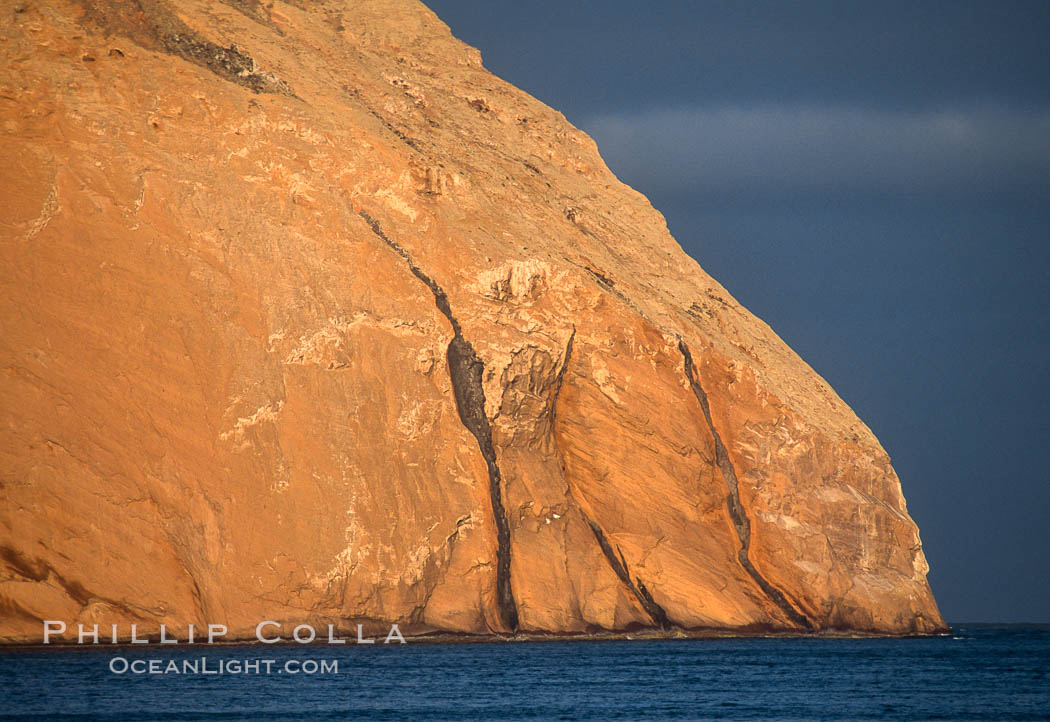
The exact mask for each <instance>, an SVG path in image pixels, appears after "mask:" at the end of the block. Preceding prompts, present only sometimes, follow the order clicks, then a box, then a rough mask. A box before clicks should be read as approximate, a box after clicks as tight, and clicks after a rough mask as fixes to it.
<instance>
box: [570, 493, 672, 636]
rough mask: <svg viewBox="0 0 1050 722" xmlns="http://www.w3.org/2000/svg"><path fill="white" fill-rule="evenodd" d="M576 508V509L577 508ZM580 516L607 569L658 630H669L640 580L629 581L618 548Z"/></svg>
mask: <svg viewBox="0 0 1050 722" xmlns="http://www.w3.org/2000/svg"><path fill="white" fill-rule="evenodd" d="M577 508H578V507H577ZM579 511H580V516H582V517H583V520H584V521H585V522H587V526H589V527H590V528H591V531H592V532H593V533H594V538H595V539H597V540H598V546H599V547H601V550H602V554H604V555H605V559H606V561H608V562H609V567H610V568H611V569H612V570H613V573H615V574H616V576H617V577H619V578H620V581H621V582H623V584H624V586H625V587H627V589H629V590H630V592H631V593H632V594H633V595H634V598H635V599H637V600H638V603H639V604H640V605H642V609H644V610H645V613H646V614H648V615H649V618H650V619H652V620H653V624H655V625H656V626H658V627H659V628H660V629H665V630H666V629H671V627H673V626H674V625H673V624H671V620H670V619H669V618H668V617H667V612H666V611H664V608H663V607H661V606H660V605H659V604H657V603H656V600H654V599H653V595H652V594H650V593H649V590H648V589H647V588H646V586H645V584H644V583H643V582H642V580H641V579H639V578H637V577H635V579H633V580H632V579H631V572H630V570H629V569H628V567H627V560H626V559H625V558H624V556H623V552H622V551H620V548H619V547H616V548H615V549H613V546H612V544H610V543H609V540H608V539H607V538H606V536H605V532H603V531H602V528H601V527H600V526H599V525H598V524H597V523H596V522H594V521H592V520H591V518H590V517H589V516H587V513H586V512H585V511H584V510H583V509H580V510H579Z"/></svg>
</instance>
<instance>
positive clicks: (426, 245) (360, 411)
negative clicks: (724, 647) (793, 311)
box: [0, 0, 944, 641]
mask: <svg viewBox="0 0 1050 722" xmlns="http://www.w3.org/2000/svg"><path fill="white" fill-rule="evenodd" d="M0 12H2V14H3V15H2V17H0V55H2V58H3V60H2V63H0V159H2V163H0V178H2V180H0V188H2V189H3V198H4V202H3V203H2V204H0V249H2V250H0V254H2V263H3V269H4V272H3V274H2V275H0V283H2V301H0V324H2V329H3V334H2V337H0V356H2V368H3V382H2V384H0V417H2V419H0V435H2V440H0V455H2V457H0V458H2V461H0V475H2V476H0V498H2V506H0V638H2V639H5V640H8V641H20V640H22V641H25V640H28V641H33V640H38V639H40V637H41V621H40V620H42V619H58V620H65V621H67V622H69V623H70V625H71V626H72V625H75V624H76V623H78V622H80V623H84V624H94V623H100V624H105V625H110V624H120V625H122V627H123V628H124V629H126V628H127V625H128V624H130V623H137V624H138V625H139V630H140V633H141V632H142V631H146V632H152V631H156V630H157V629H158V628H159V625H160V624H162V623H163V624H165V625H167V628H168V629H169V630H173V631H174V632H175V633H176V634H179V633H180V630H184V629H185V628H186V626H187V625H188V624H191V623H192V624H196V625H202V624H205V623H223V624H227V625H229V628H230V637H238V636H243V637H251V636H253V635H254V628H255V625H256V624H257V623H258V622H259V621H261V620H265V619H272V620H279V621H282V622H287V623H290V624H294V623H297V622H309V623H312V624H315V625H323V624H328V623H332V624H335V625H336V628H338V629H352V628H353V627H354V626H355V625H356V624H358V623H361V624H364V625H365V627H366V628H369V629H372V628H376V629H377V628H381V627H385V626H386V625H388V624H389V623H390V622H397V623H399V624H400V626H401V629H402V630H403V631H404V632H405V633H424V632H428V631H435V630H447V631H459V632H470V633H509V632H514V631H519V632H528V631H544V630H545V631H554V632H593V631H599V630H622V629H634V628H642V627H650V628H663V629H686V630H689V629H708V628H714V629H736V630H744V631H748V630H751V631H761V630H797V631H808V630H827V629H847V630H865V631H878V632H888V633H926V632H935V631H938V630H941V629H943V627H944V622H943V620H942V618H941V616H940V614H939V612H938V610H937V606H936V604H935V602H934V599H933V597H932V595H931V593H930V589H929V586H928V585H927V583H926V578H925V575H926V572H927V565H926V561H925V558H924V557H923V552H922V546H921V544H920V541H919V535H918V530H917V528H916V526H915V524H914V523H913V522H912V520H911V519H910V518H909V516H908V513H907V510H906V507H905V503H904V498H903V496H902V494H901V487H900V482H899V481H898V479H897V476H896V475H895V474H894V471H893V469H892V467H891V466H890V461H889V458H888V457H887V455H886V453H885V452H884V451H883V450H882V448H881V447H880V446H879V443H878V441H877V440H876V439H875V437H874V436H873V435H872V433H871V432H870V431H869V430H868V429H867V427H865V425H864V424H863V423H862V422H861V421H860V420H858V419H857V417H856V416H855V415H854V414H853V412H852V411H851V410H850V409H849V408H848V407H847V406H846V405H845V404H844V403H843V402H842V400H841V399H839V398H838V396H836V395H835V392H834V391H833V390H832V389H830V388H829V387H828V385H827V384H826V383H825V382H824V381H823V380H822V379H821V378H820V377H819V376H818V375H817V374H816V373H814V371H813V370H812V369H810V368H809V367H808V366H807V365H806V364H805V363H804V362H803V361H802V360H801V359H799V357H798V356H797V355H796V354H795V353H794V352H792V351H791V349H789V348H788V347H787V346H786V345H785V344H784V343H783V342H782V341H781V340H780V339H779V338H778V337H777V336H776V334H775V333H773V331H772V330H770V328H769V327H768V326H766V325H765V324H764V323H762V322H761V321H760V320H758V319H757V318H755V317H754V316H753V315H751V314H750V313H749V312H748V311H747V310H746V309H744V308H742V307H741V306H740V305H739V304H738V303H737V302H736V301H735V300H734V299H733V298H732V296H731V295H730V294H729V293H727V292H726V290H725V289H723V288H722V287H721V286H720V285H719V284H718V283H717V282H715V281H714V280H712V279H711V278H710V277H709V276H708V275H707V274H706V273H704V271H703V270H702V269H701V268H700V267H699V266H698V265H697V264H696V263H695V262H694V261H693V260H692V259H691V258H689V257H688V256H686V255H685V253H683V251H682V250H681V248H680V247H679V246H678V244H677V243H676V242H675V241H674V239H673V238H672V237H671V236H670V235H669V234H668V231H667V228H666V226H665V224H664V221H663V218H662V217H661V215H660V214H659V213H658V212H656V211H655V210H653V208H652V207H651V206H650V204H649V203H648V201H647V200H646V199H645V198H644V197H643V196H642V195H640V194H639V193H637V192H635V191H634V190H632V189H631V188H628V187H627V186H625V185H623V184H622V183H620V182H619V181H617V179H616V178H615V176H614V175H613V174H612V173H611V172H610V171H609V170H608V168H606V166H605V164H604V163H603V162H602V159H601V157H600V156H599V154H598V151H597V149H596V147H595V145H594V143H593V142H592V141H591V140H590V139H589V138H588V137H587V136H586V135H584V134H583V133H581V132H580V131H578V130H576V129H575V128H573V127H572V126H571V125H570V124H569V123H568V122H566V120H565V119H564V118H563V117H562V116H561V115H560V114H559V113H557V112H556V111H554V110H552V109H550V108H548V107H546V106H545V105H543V104H542V103H540V102H538V101H537V100H535V99H533V98H531V97H529V96H528V95H527V94H525V93H523V92H521V91H520V90H517V89H515V88H514V87H512V86H510V85H508V84H507V83H505V82H503V81H501V80H500V79H499V78H496V77H494V76H492V75H491V74H490V73H488V72H487V71H486V70H485V69H484V68H483V67H482V64H481V58H480V56H479V53H478V52H477V51H476V50H474V49H472V48H470V47H468V46H466V45H464V44H462V43H461V42H459V41H457V40H456V39H455V38H454V37H453V36H452V35H451V33H450V31H449V29H448V28H447V27H446V26H445V25H444V24H443V23H442V22H441V21H440V20H439V19H438V18H437V17H436V16H435V15H434V14H433V13H431V12H430V11H429V10H428V9H427V8H425V7H424V6H423V5H421V4H419V3H417V2H414V1H413V0H355V1H354V2H336V1H335V0H329V1H325V2H303V1H302V0H292V1H290V2H272V3H263V2H259V1H258V0H186V1H185V2H183V1H182V0H180V1H179V2H178V3H175V2H170V1H169V2H166V1H165V0H84V1H83V2H79V3H78V2H73V1H71V0H69V1H67V0H46V1H43V0H34V1H32V2H22V3H18V4H16V5H12V4H11V3H5V4H4V6H3V7H2V8H0Z"/></svg>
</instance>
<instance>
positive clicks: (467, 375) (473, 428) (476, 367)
mask: <svg viewBox="0 0 1050 722" xmlns="http://www.w3.org/2000/svg"><path fill="white" fill-rule="evenodd" d="M358 215H360V216H361V217H362V218H363V219H364V220H365V222H366V223H368V225H369V227H370V228H371V229H372V232H373V233H374V234H375V235H376V236H377V237H378V238H379V239H381V240H382V241H383V242H384V243H386V244H387V245H388V246H389V247H390V248H392V249H393V250H394V251H395V252H396V253H397V254H398V255H399V256H401V258H403V259H404V261H405V263H407V264H408V268H409V270H410V271H412V275H414V276H415V277H416V278H418V279H419V280H420V281H422V282H423V284H424V285H425V286H426V287H427V288H429V289H430V292H431V293H432V294H433V295H434V305H436V306H437V308H438V310H439V311H441V313H442V315H444V316H445V318H447V319H448V322H449V323H450V324H451V325H452V333H453V336H452V340H451V341H450V342H449V345H448V350H447V353H446V355H447V358H448V371H449V378H450V379H451V381H452V393H453V395H454V396H455V399H456V410H457V412H458V413H459V419H460V421H461V422H463V426H465V427H466V428H467V430H468V431H470V433H471V434H472V435H473V436H474V438H475V439H476V440H477V442H478V447H479V448H480V449H481V455H482V457H483V458H484V459H485V465H486V466H487V467H488V474H489V499H490V500H491V503H492V515H493V518H494V520H495V524H496V605H497V609H498V611H499V616H500V621H501V622H502V623H503V625H504V626H505V627H506V628H507V629H509V630H510V631H512V632H513V631H517V629H518V607H517V603H516V602H515V601H514V592H513V590H512V589H511V583H510V555H511V548H510V523H509V522H508V521H507V514H506V511H505V510H504V508H503V478H502V476H501V474H500V469H499V463H498V462H497V459H496V449H495V446H494V445H493V443H492V427H491V425H490V424H489V419H488V416H487V415H486V414H485V390H484V387H483V386H482V379H483V377H484V373H485V364H484V363H483V362H482V360H481V358H480V357H478V354H477V352H476V351H475V350H474V347H473V346H472V345H471V343H470V341H468V340H467V339H466V338H465V337H464V336H463V329H462V327H461V326H460V325H459V321H458V320H456V317H455V316H454V315H453V314H452V308H451V306H450V305H449V302H448V296H447V295H446V294H445V291H444V290H443V289H442V288H441V286H439V285H438V283H437V281H435V280H434V279H433V278H431V277H430V276H428V275H427V274H426V273H425V272H424V271H423V270H422V269H421V268H419V266H417V265H416V264H415V262H414V261H413V260H412V257H411V256H410V255H409V253H408V251H407V250H405V249H404V248H403V247H402V246H401V245H400V244H398V243H397V242H395V241H394V240H392V239H391V238H389V237H388V236H387V235H386V233H384V232H383V229H382V227H381V226H380V225H379V221H377V220H376V219H375V218H373V217H372V216H371V215H369V214H368V213H367V212H366V211H364V210H362V211H360V212H359V214H358Z"/></svg>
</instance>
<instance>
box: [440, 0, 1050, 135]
mask: <svg viewBox="0 0 1050 722" xmlns="http://www.w3.org/2000/svg"><path fill="white" fill-rule="evenodd" d="M428 4H429V5H430V7H432V8H433V9H434V10H435V11H436V12H437V13H438V15H439V16H440V17H441V18H442V19H443V20H445V21H446V22H447V23H449V25H450V26H451V27H452V30H453V32H454V33H455V34H456V36H457V37H460V38H462V39H463V40H465V41H467V42H468V43H471V44H472V45H476V46H478V47H480V48H481V50H482V53H483V57H484V58H485V65H486V67H488V68H489V69H491V70H492V71H493V72H495V73H497V74H499V75H501V76H503V77H506V78H509V79H511V80H512V81H513V82H514V83H515V84H517V85H519V86H520V87H523V88H525V89H526V90H528V91H530V92H532V93H534V94H535V95H537V96H538V97H539V98H540V99H541V100H544V101H546V102H547V103H550V104H551V105H553V106H554V107H556V108H558V109H559V110H561V111H563V112H565V113H566V115H567V116H568V117H569V119H570V120H574V121H578V120H581V119H582V118H583V117H584V116H589V115H593V114H595V113H598V112H607V111H612V112H618V111H620V110H622V109H623V108H639V107H643V108H652V107H656V108H659V107H676V106H678V105H679V104H681V103H682V102H683V101H684V100H695V101H697V102H702V103H705V104H726V105H743V106H749V105H751V104H753V103H755V102H763V103H782V102H789V103H804V104H809V105H813V104H821V103H822V102H825V101H832V102H835V103H843V104H848V105H853V106H862V107H882V108H887V107H893V108H928V107H944V106H965V105H968V104H972V103H990V104H998V105H1007V106H1021V107H1025V108H1029V109H1031V108H1032V107H1046V106H1047V105H1048V104H1050V84H1048V83H1047V82H1046V71H1045V67H1046V65H1047V62H1048V61H1047V34H1048V33H1050V3H1048V2H1043V1H1041V0H1033V1H1029V2H1021V1H1017V0H995V1H988V2H966V1H965V0H957V1H955V2H917V1H915V0H907V1H901V2H890V1H884V2H857V1H850V0H827V1H814V0H808V1H805V2H781V1H777V0H768V1H765V2H754V1H752V2H744V1H741V0H710V1H707V2H699V1H691V2H689V1H677V2H676V1H674V0H663V1H659V0H658V1H656V2H650V3H640V2H637V1H636V0H630V1H627V0H604V1H603V2H600V3H595V2H572V1H570V0H533V1H532V2H528V3H511V2H505V1H499V0H434V1H433V2H429V3H428Z"/></svg>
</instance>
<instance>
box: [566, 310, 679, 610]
mask: <svg viewBox="0 0 1050 722" xmlns="http://www.w3.org/2000/svg"><path fill="white" fill-rule="evenodd" d="M575 340H576V327H575V326H573V329H572V333H571V334H570V335H569V340H568V342H567V343H566V344H565V356H564V359H563V360H562V364H561V368H560V369H559V370H558V375H557V376H556V377H555V379H554V388H553V392H552V393H551V410H550V424H551V433H552V434H553V433H554V418H555V413H556V409H557V404H558V395H559V394H560V393H561V387H562V382H563V381H564V378H565V371H566V369H568V368H569V361H570V360H571V359H572V349H573V343H574V341H575ZM566 482H568V480H566ZM568 496H569V498H570V500H572V502H573V504H574V506H575V507H576V509H577V511H579V512H580V516H582V517H583V520H584V521H585V522H587V526H589V527H590V528H591V532H593V534H594V538H595V539H596V540H597V542H598V546H599V547H600V548H601V550H602V554H603V555H604V556H605V559H606V561H607V562H608V563H609V567H610V568H611V569H612V570H613V573H615V574H616V576H617V577H618V578H619V579H620V581H621V582H623V584H624V586H626V587H627V589H628V590H629V591H630V592H631V594H633V595H634V597H635V599H637V600H638V603H639V604H640V605H641V606H642V609H644V610H645V613H646V614H648V615H649V618H650V619H652V620H653V624H655V625H656V626H658V627H660V629H671V627H672V626H673V624H672V623H671V620H670V619H669V618H668V616H667V612H666V611H664V609H663V607H661V606H660V605H659V604H657V603H656V600H654V599H653V595H652V594H651V593H650V592H649V589H648V588H647V587H646V586H645V584H644V583H643V582H642V580H641V579H639V578H637V577H636V578H635V579H634V580H632V579H631V573H630V570H629V569H628V567H627V560H626V559H625V558H624V556H623V552H622V551H621V550H620V549H619V547H617V548H616V549H613V547H612V544H610V543H609V540H608V539H607V538H606V536H605V532H604V531H602V528H601V527H600V526H599V525H598V524H597V523H596V522H594V521H593V520H591V518H590V517H589V516H587V513H586V512H585V511H584V510H583V509H582V508H581V507H580V505H579V503H578V502H576V500H575V498H573V494H572V488H571V487H569V488H568Z"/></svg>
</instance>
